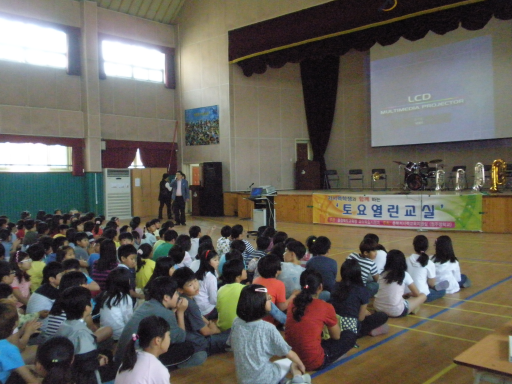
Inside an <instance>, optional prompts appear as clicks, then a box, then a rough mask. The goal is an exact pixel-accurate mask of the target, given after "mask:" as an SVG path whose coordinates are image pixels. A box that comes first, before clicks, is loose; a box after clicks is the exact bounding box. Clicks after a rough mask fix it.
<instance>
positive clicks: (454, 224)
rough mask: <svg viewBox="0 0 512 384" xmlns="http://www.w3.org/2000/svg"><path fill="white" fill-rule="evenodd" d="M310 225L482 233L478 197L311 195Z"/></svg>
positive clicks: (474, 195)
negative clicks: (311, 216)
mask: <svg viewBox="0 0 512 384" xmlns="http://www.w3.org/2000/svg"><path fill="white" fill-rule="evenodd" d="M313 223H319V224H335V225H350V226H360V227H381V228H420V227H421V228H425V229H442V230H457V231H481V230H482V195H480V194H471V195H426V194H423V195H416V194H414V195H413V194H410V195H363V194H351V193H347V194H323V193H314V194H313Z"/></svg>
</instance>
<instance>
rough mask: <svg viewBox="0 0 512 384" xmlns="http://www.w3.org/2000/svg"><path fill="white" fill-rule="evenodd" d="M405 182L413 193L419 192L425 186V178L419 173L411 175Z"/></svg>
mask: <svg viewBox="0 0 512 384" xmlns="http://www.w3.org/2000/svg"><path fill="white" fill-rule="evenodd" d="M405 182H406V184H407V186H408V187H409V189H410V190H411V191H418V190H420V189H421V188H423V186H424V183H423V177H421V175H419V174H418V173H411V174H410V175H409V176H407V179H406V180H405Z"/></svg>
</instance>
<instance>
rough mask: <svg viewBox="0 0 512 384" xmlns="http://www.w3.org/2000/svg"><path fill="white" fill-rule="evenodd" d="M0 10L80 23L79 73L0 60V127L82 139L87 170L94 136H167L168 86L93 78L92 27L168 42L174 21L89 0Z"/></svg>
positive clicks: (22, 2) (170, 125)
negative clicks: (111, 8)
mask: <svg viewBox="0 0 512 384" xmlns="http://www.w3.org/2000/svg"><path fill="white" fill-rule="evenodd" d="M0 12H2V13H4V14H5V15H7V14H12V15H17V16H23V17H29V18H33V19H35V20H36V21H37V20H42V21H49V22H53V23H58V24H63V25H69V26H74V27H79V28H81V31H82V76H69V75H67V74H66V73H65V70H62V69H53V68H45V67H38V66H33V65H27V64H19V63H10V62H5V61H0V133H4V134H22V135H23V134H25V135H40V136H56V137H76V138H85V139H86V146H87V149H86V170H87V171H96V172H97V171H101V152H100V151H101V150H100V148H101V147H100V142H101V139H119V140H132V141H139V140H141V141H171V140H172V139H173V133H174V126H175V115H176V114H175V100H174V99H175V97H174V95H175V91H174V90H170V89H166V88H165V87H164V85H163V84H154V83H147V82H140V81H135V80H128V79H119V78H108V79H107V80H101V81H100V80H99V78H98V33H104V34H109V35H114V36H118V37H124V38H128V39H132V40H135V41H140V42H142V43H150V44H155V45H162V46H167V47H171V48H172V47H175V35H174V28H175V27H174V26H171V25H164V24H160V23H156V22H152V21H149V20H144V19H140V18H137V17H133V16H129V15H126V14H121V13H117V12H113V11H109V10H106V9H103V8H99V7H98V6H97V4H96V2H92V1H85V2H78V1H74V0H13V1H2V2H0Z"/></svg>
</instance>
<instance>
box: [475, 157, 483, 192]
mask: <svg viewBox="0 0 512 384" xmlns="http://www.w3.org/2000/svg"><path fill="white" fill-rule="evenodd" d="M484 183H485V170H484V165H483V164H482V163H476V164H475V181H474V182H473V191H475V192H480V191H481V190H482V187H483V186H484Z"/></svg>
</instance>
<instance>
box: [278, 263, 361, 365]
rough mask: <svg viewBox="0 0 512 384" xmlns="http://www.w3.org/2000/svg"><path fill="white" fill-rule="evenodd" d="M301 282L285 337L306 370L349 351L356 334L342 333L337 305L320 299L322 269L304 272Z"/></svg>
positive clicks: (290, 309)
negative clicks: (325, 333)
mask: <svg viewBox="0 0 512 384" xmlns="http://www.w3.org/2000/svg"><path fill="white" fill-rule="evenodd" d="M300 285H301V286H302V290H301V291H300V293H299V294H298V295H297V297H296V298H295V300H293V303H292V304H291V305H290V308H288V314H287V317H286V326H285V329H286V330H285V337H284V338H285V340H286V342H287V343H288V344H290V346H291V347H292V349H293V350H294V351H295V352H297V355H299V357H300V359H301V360H302V362H303V363H304V365H305V366H306V370H308V371H312V370H318V369H322V368H325V367H326V366H328V365H330V364H332V363H334V362H335V361H336V360H338V359H339V358H340V357H342V356H343V355H344V354H345V353H347V352H348V351H350V349H352V347H353V346H354V345H355V343H356V339H357V335H356V334H355V333H353V332H351V331H343V332H342V331H341V328H340V324H339V322H338V319H337V317H336V312H335V311H334V307H333V306H332V305H331V304H329V303H326V302H325V301H322V300H320V299H318V295H319V294H320V292H322V290H323V285H322V275H321V274H320V273H319V272H316V271H313V270H306V271H304V272H302V275H301V276H300ZM324 325H325V326H327V330H328V332H329V336H330V338H329V339H328V340H322V331H323V329H324ZM305 330H307V332H305Z"/></svg>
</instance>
